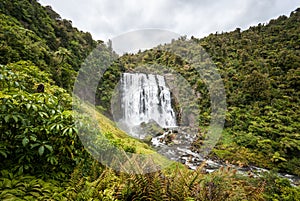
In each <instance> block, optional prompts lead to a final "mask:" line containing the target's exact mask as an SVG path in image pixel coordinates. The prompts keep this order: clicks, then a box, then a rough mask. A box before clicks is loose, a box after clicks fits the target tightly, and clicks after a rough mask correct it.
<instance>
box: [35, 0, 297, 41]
mask: <svg viewBox="0 0 300 201" xmlns="http://www.w3.org/2000/svg"><path fill="white" fill-rule="evenodd" d="M39 2H40V3H41V4H42V5H50V6H51V7H52V8H53V9H54V10H55V11H56V12H58V13H59V14H60V15H61V16H62V17H63V18H65V19H68V20H71V21H72V22H73V25H74V26H75V27H77V28H79V29H80V30H82V31H88V32H90V33H91V34H92V35H93V38H94V39H96V40H104V41H107V40H108V39H110V38H113V37H116V36H118V35H120V34H123V33H126V32H129V31H133V30H138V29H145V28H147V29H148V28H150V29H153V28H154V29H164V30H168V31H171V32H175V33H177V34H179V35H187V36H188V37H190V36H192V35H193V36H195V37H197V38H201V37H204V36H207V35H209V34H210V33H215V32H219V33H221V32H222V31H232V30H234V29H235V28H237V27H239V28H242V29H247V28H249V26H253V25H257V24H258V23H265V22H268V21H269V20H270V19H273V18H277V17H278V16H280V15H287V16H289V14H290V12H292V11H293V10H295V9H296V8H297V7H300V2H299V0H40V1H39Z"/></svg>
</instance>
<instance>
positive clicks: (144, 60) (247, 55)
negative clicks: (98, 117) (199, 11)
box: [98, 9, 300, 175]
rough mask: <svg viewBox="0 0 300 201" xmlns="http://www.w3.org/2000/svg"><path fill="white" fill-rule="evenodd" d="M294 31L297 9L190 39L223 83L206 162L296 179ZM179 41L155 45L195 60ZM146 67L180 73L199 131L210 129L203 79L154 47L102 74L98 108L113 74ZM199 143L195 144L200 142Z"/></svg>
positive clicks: (297, 62) (297, 59)
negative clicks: (221, 116)
mask: <svg viewBox="0 0 300 201" xmlns="http://www.w3.org/2000/svg"><path fill="white" fill-rule="evenodd" d="M299 25H300V12H299V9H297V10H296V11H294V12H292V13H291V15H290V16H289V17H286V16H280V17H279V18H278V19H276V20H271V21H270V22H269V23H268V24H266V25H262V24H260V25H258V26H256V27H250V28H249V29H248V30H245V31H241V30H240V29H239V28H237V29H236V30H235V31H233V32H229V33H222V34H217V33H216V34H210V35H209V36H207V37H205V38H202V39H197V38H195V37H192V39H191V40H193V41H195V42H196V43H197V44H198V45H199V47H200V46H202V47H203V48H204V49H205V50H206V52H207V53H208V54H209V55H210V57H211V59H212V61H213V62H214V64H215V65H216V67H217V68H218V70H219V73H220V75H221V77H222V79H223V82H224V85H225V91H226V98H227V100H226V101H227V113H226V122H225V129H224V132H223V136H222V139H221V140H220V141H219V143H218V146H217V147H216V148H215V149H214V151H213V153H212V157H214V156H215V157H218V158H220V159H223V160H229V161H242V162H243V163H244V164H246V165H247V164H255V165H258V166H260V167H265V168H268V169H273V168H275V169H276V170H277V171H283V172H289V173H292V174H297V175H300V169H299V167H300V160H299V154H300V146H299V145H300V144H299V143H300V141H299V140H300V138H299V137H300V134H299V130H300V129H299V125H300V124H299V116H300V115H299V111H300V109H299V101H300V100H299V97H300V94H299V93H300V92H299V84H300V83H299V78H300V77H299V76H300V74H299V73H300V69H299V66H300V51H299V47H300V40H299V37H300V35H299V33H300V29H299V27H300V26H299ZM183 41H187V39H186V37H182V38H180V39H179V40H178V41H173V42H172V43H171V44H170V45H168V44H167V45H165V46H162V47H163V48H165V49H168V48H169V47H174V46H175V47H176V48H177V49H178V52H182V54H185V53H186V52H189V54H190V55H193V56H194V58H196V57H197V56H198V55H195V54H196V53H197V52H195V51H194V50H195V49H196V48H197V47H195V45H194V44H193V45H190V46H187V45H186V44H185V43H184V42H183ZM188 44H189V43H188ZM146 64H150V65H153V64H158V65H164V66H168V67H170V68H171V69H173V70H174V71H175V72H177V73H179V74H181V75H182V76H183V77H184V78H185V79H186V80H187V81H188V82H189V83H190V84H191V86H192V88H194V89H196V91H197V92H198V93H200V94H201V96H202V98H200V99H199V100H198V101H199V105H200V107H199V110H200V117H199V122H200V123H199V124H200V126H204V127H205V126H207V125H208V124H209V120H210V115H209V114H210V111H211V110H210V97H209V93H208V90H207V87H206V84H205V80H201V78H200V77H199V76H198V77H197V73H196V70H195V69H193V68H192V67H190V68H186V66H188V65H189V63H187V62H186V61H183V60H181V58H179V57H178V56H176V55H174V54H171V53H168V52H164V51H161V50H159V49H155V48H154V49H152V50H148V51H144V52H141V53H139V54H135V55H131V54H127V55H124V56H122V57H121V58H120V59H119V62H118V63H117V64H115V65H113V66H112V67H111V70H108V71H106V73H105V74H104V78H103V79H102V80H103V81H102V82H100V87H99V96H98V97H99V98H98V100H99V102H98V104H100V105H101V106H103V107H104V108H107V110H108V111H107V113H109V110H110V102H109V101H108V100H110V99H111V93H112V91H108V90H107V89H108V88H109V89H114V88H115V83H117V82H118V80H119V79H120V72H123V71H126V70H131V69H134V68H135V67H137V66H141V65H144V66H145V65H146ZM112 75H113V76H112ZM191 107H193V106H191ZM198 142H199V143H200V144H201V139H199V140H198ZM197 147H199V146H198V145H197V142H196V143H195V149H197ZM200 147H201V146H200Z"/></svg>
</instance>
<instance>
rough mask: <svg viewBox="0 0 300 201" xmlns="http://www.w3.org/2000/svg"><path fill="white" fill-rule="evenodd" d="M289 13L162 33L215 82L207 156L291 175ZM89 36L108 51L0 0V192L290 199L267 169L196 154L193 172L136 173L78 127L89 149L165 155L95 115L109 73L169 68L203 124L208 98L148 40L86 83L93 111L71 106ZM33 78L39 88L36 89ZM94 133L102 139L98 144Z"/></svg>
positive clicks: (30, 9) (294, 41)
mask: <svg viewBox="0 0 300 201" xmlns="http://www.w3.org/2000/svg"><path fill="white" fill-rule="evenodd" d="M299 23H300V14H299V9H298V11H295V12H293V13H292V14H291V16H290V17H284V16H282V17H279V18H278V19H277V20H271V21H270V23H269V24H268V25H259V26H257V27H251V28H250V29H249V30H246V31H243V32H241V31H240V30H239V29H237V30H236V31H234V32H231V33H224V34H211V35H210V36H208V37H206V38H203V39H196V38H193V39H192V40H193V41H195V42H196V46H193V47H191V46H188V45H186V43H182V41H186V38H185V37H182V38H180V39H179V40H176V41H175V40H174V41H173V42H172V44H173V45H174V44H175V45H177V46H179V47H180V48H179V51H181V52H189V51H190V50H193V48H197V45H201V46H202V47H204V48H205V50H206V51H207V52H208V53H209V54H210V55H211V58H212V60H213V62H214V63H215V64H216V66H217V68H218V69H219V72H220V74H221V76H222V78H223V80H224V84H225V88H226V95H227V103H228V112H227V114H226V123H225V130H224V135H223V136H222V139H221V140H220V142H219V144H218V146H217V147H216V148H215V150H214V151H213V155H215V156H218V157H220V158H221V159H227V160H229V161H233V160H235V161H237V160H239V161H241V162H242V163H244V164H252V163H253V164H256V165H259V166H262V167H267V168H270V169H274V170H276V171H286V172H290V173H294V174H297V175H300V170H299V167H300V159H299V155H300V139H299V138H300V135H299V122H300V121H299V97H300V96H299V84H300V83H299V77H300V74H299V72H300V70H299V64H300V55H299V47H300V40H299V32H300V30H299V27H300V26H299ZM184 44H185V45H184ZM96 45H98V49H99V50H100V49H101V50H102V53H103V54H101V56H102V57H103V58H110V57H113V58H115V57H116V55H115V54H114V53H113V52H112V51H111V49H110V48H109V47H107V46H106V45H105V44H102V41H94V40H93V39H92V37H91V35H90V34H89V33H84V32H81V31H78V30H77V29H76V28H74V27H72V23H71V22H70V21H68V20H64V19H61V17H60V16H59V15H58V14H57V13H56V12H55V11H53V10H52V9H51V8H50V7H42V6H41V5H40V4H39V3H38V2H37V1H35V0H21V1H16V0H10V1H7V0H3V1H1V2H0V102H1V105H0V122H1V126H0V132H1V136H0V161H1V162H0V163H1V167H0V200H299V199H300V193H299V192H300V191H299V188H298V187H293V186H291V184H290V183H289V181H288V180H287V179H282V178H279V177H278V176H277V175H276V174H275V173H273V172H271V173H269V174H265V175H263V176H262V177H260V178H252V177H251V175H250V176H241V175H239V174H237V173H236V170H235V169H233V168H232V167H231V166H230V165H227V166H226V167H222V168H220V170H218V171H216V172H214V173H212V174H205V173H204V172H203V166H204V165H205V164H203V165H202V166H200V167H199V168H198V169H197V170H196V171H191V170H188V169H187V168H185V167H183V166H182V165H179V164H173V165H172V166H171V167H169V168H167V169H164V170H161V171H157V172H154V173H148V174H144V175H141V174H137V175H136V174H126V173H120V172H117V171H115V170H112V169H111V168H108V167H105V166H104V165H102V164H99V163H98V162H97V160H95V159H94V158H93V157H92V156H91V154H90V152H91V149H90V147H89V146H88V145H86V144H85V146H83V141H82V140H80V137H82V136H88V137H90V139H89V140H91V141H92V142H93V144H95V145H97V146H98V147H99V148H100V150H110V149H112V148H114V147H118V148H119V149H120V150H124V151H126V152H128V153H138V154H151V155H153V156H154V157H153V159H154V160H155V162H158V163H160V164H161V165H163V164H164V163H165V162H166V161H165V159H164V158H163V157H161V156H160V155H158V154H156V153H155V151H154V150H152V149H151V148H150V147H149V146H148V145H147V144H145V143H143V142H141V141H138V140H136V139H133V138H131V137H129V136H127V135H126V133H124V132H123V131H121V130H119V129H118V128H117V127H116V126H115V124H114V123H113V122H112V121H111V120H110V119H109V118H107V117H106V116H104V115H103V114H102V113H104V114H106V115H108V116H109V115H110V113H111V111H110V105H109V104H110V102H109V101H110V98H111V96H112V92H113V91H112V90H113V89H114V87H115V85H116V83H117V82H118V80H119V78H120V74H121V72H124V71H125V70H129V69H134V68H135V67H137V66H140V65H143V64H153V65H154V64H157V65H165V66H168V67H170V69H172V70H174V71H176V72H178V73H180V74H181V75H182V76H183V77H184V78H185V79H186V80H187V81H188V82H189V83H190V84H191V86H193V87H194V88H195V89H196V91H197V92H198V93H199V94H201V99H199V100H198V101H199V105H201V109H200V111H201V115H200V118H199V122H200V123H201V126H203V127H205V126H207V125H208V122H209V119H210V116H209V113H210V101H209V97H208V90H207V88H206V87H205V82H204V81H203V80H201V79H199V77H198V76H197V75H196V73H195V69H194V68H193V66H189V63H188V62H186V61H182V60H181V59H180V58H178V57H177V56H175V55H172V54H170V53H168V52H163V51H161V50H159V49H153V50H149V51H145V52H140V53H138V54H135V55H132V54H127V55H124V56H123V57H121V58H119V59H118V60H117V61H115V62H114V63H113V64H112V65H111V67H110V68H109V69H108V70H107V71H106V72H105V73H104V75H103V79H101V81H100V83H99V86H98V88H99V90H98V92H97V96H98V100H97V101H98V102H97V107H96V108H97V109H95V108H93V107H92V106H91V105H90V104H89V103H88V102H86V103H83V105H84V107H83V108H84V113H80V112H78V111H76V110H72V109H73V105H72V101H78V100H76V99H74V100H72V98H71V95H70V92H71V90H72V87H73V84H74V81H75V77H76V76H77V71H78V70H79V68H80V66H81V65H82V64H81V63H82V62H83V60H84V59H85V58H86V57H87V55H88V54H89V53H90V52H91V50H92V49H93V48H95V47H96ZM165 47H166V48H168V45H166V46H165ZM193 54H194V53H193V52H192V53H191V55H193ZM95 59H101V58H99V57H97V58H95ZM93 61H94V60H90V62H91V64H92V65H91V67H93V65H95V63H94V64H93ZM85 73H86V74H85V75H89V72H85ZM87 78H89V76H87ZM90 79H92V77H90ZM41 85H42V86H44V88H45V90H44V91H43V90H42V91H40V90H37V88H38V86H41ZM108 89H111V90H108ZM87 100H89V99H87ZM191 107H195V105H191ZM81 109H82V108H81ZM186 109H189V108H186ZM101 112H102V113H101ZM87 114H93V115H94V116H93V119H91V118H90V117H89V115H87ZM75 123H76V124H75ZM99 128H101V129H99ZM100 131H101V132H100ZM87 134H88V135H87ZM103 136H104V137H105V138H106V139H108V140H109V143H103V141H102V139H103V138H102V137H103ZM132 161H133V162H136V161H134V159H132ZM119 162H122V161H119ZM119 165H120V166H121V168H122V167H124V168H126V167H125V166H126V164H122V163H119ZM140 165H141V166H142V165H143V164H140ZM144 165H145V164H144ZM146 165H148V164H146Z"/></svg>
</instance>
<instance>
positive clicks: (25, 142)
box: [22, 137, 29, 147]
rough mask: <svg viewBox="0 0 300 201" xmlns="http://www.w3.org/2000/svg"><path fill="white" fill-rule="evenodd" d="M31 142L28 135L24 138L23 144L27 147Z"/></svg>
mask: <svg viewBox="0 0 300 201" xmlns="http://www.w3.org/2000/svg"><path fill="white" fill-rule="evenodd" d="M28 142H29V139H28V138H27V137H24V138H23V140H22V144H23V146H24V147H25V146H26V145H27V144H28Z"/></svg>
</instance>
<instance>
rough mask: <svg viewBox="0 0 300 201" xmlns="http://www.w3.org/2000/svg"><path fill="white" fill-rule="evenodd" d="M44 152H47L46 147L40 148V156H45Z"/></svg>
mask: <svg viewBox="0 0 300 201" xmlns="http://www.w3.org/2000/svg"><path fill="white" fill-rule="evenodd" d="M44 151H45V147H44V146H40V148H39V154H40V156H42V155H43V154H44Z"/></svg>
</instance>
